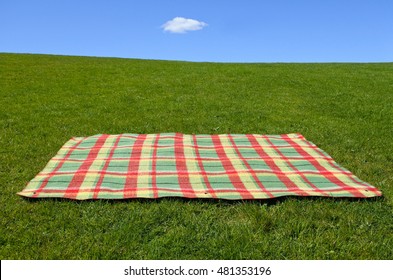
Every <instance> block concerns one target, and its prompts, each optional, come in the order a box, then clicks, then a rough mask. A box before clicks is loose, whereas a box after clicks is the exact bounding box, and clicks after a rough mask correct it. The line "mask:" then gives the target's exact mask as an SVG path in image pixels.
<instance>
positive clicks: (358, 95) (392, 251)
mask: <svg viewBox="0 0 393 280" xmlns="http://www.w3.org/2000/svg"><path fill="white" fill-rule="evenodd" d="M392 104H393V63H385V64H219V63H191V62H176V61H152V60H134V59H116V58H93V57H66V56H49V55H22V54H4V53H3V54H0V108H1V110H0V190H1V195H0V204H1V207H2V210H1V216H0V258H1V259H393V105H392ZM126 132H128V133H158V132H181V133H186V134H202V133H204V134H220V133H258V134H285V133H295V132H298V133H301V134H303V135H304V136H305V137H306V138H307V139H308V140H310V141H312V142H314V143H315V144H317V145H318V146H319V147H320V148H321V149H323V150H325V151H326V152H327V153H329V154H330V155H331V156H332V157H333V158H334V159H335V160H336V161H337V162H338V163H339V164H341V165H342V166H344V167H345V168H347V169H349V170H351V171H352V172H353V173H354V174H355V175H356V176H358V177H360V179H362V180H364V181H366V182H369V183H371V184H372V185H374V186H376V187H378V188H379V189H380V190H381V191H382V192H383V197H380V198H373V199H366V200H365V199H363V200H361V199H330V198H310V197H309V198H296V197H287V198H282V199H276V200H262V201H225V200H222V201H214V200H186V199H176V198H164V199H159V200H144V199H138V200H127V201H106V200H100V201H82V202H78V201H71V200H61V199H46V200H28V199H24V198H22V197H19V196H18V195H16V193H17V192H18V191H21V190H22V189H23V188H24V186H25V185H26V183H27V182H28V181H29V180H31V179H32V178H33V177H34V176H35V175H36V174H37V173H38V172H39V171H40V170H41V169H42V168H43V167H44V166H45V164H46V163H47V162H48V161H49V159H50V158H51V157H53V156H54V155H55V154H56V152H57V151H58V150H59V148H60V147H61V146H62V145H63V144H64V143H65V142H66V141H67V140H68V139H69V138H71V137H73V136H90V135H94V134H100V133H110V134H118V133H126Z"/></svg>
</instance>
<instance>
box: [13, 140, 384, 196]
mask: <svg viewBox="0 0 393 280" xmlns="http://www.w3.org/2000/svg"><path fill="white" fill-rule="evenodd" d="M18 194H19V195H21V196H25V197H32V198H44V197H60V198H69V199H78V200H84V199H127V198H159V197H186V198H218V199H268V198H274V197H280V196H289V195H296V196H330V197H359V198H364V197H373V196H380V195H381V192H380V191H379V190H378V189H377V188H375V187H373V186H371V185H369V184H368V183H366V182H363V181H361V180H360V179H359V178H357V177H356V176H355V175H353V174H352V173H351V172H350V171H348V170H346V169H345V168H343V167H341V166H340V165H338V164H337V163H336V162H335V161H334V160H333V159H332V158H331V157H330V156H329V155H328V154H327V153H325V152H324V151H323V150H321V149H319V148H318V147H317V146H316V145H314V144H313V143H311V142H310V141H307V140H306V139H305V138H304V137H303V136H302V135H300V134H285V135H257V134H222V135H184V134H179V133H160V134H119V135H107V134H100V135H94V136H91V137H74V138H72V139H70V140H69V141H68V142H67V143H66V144H65V145H64V146H63V147H62V148H61V149H60V151H59V152H58V153H57V155H56V156H55V157H53V158H52V159H51V160H50V161H49V163H48V164H47V165H46V167H45V168H44V169H43V170H42V171H41V172H40V173H39V174H38V175H37V176H36V177H35V178H34V179H32V180H31V181H30V182H29V183H28V184H27V186H26V187H25V189H24V190H23V191H21V192H19V193H18Z"/></svg>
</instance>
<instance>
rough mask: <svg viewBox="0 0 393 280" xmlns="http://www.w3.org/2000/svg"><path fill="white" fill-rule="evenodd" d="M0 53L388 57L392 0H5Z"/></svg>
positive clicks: (0, 6) (391, 54) (392, 50)
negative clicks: (170, 24) (167, 27)
mask: <svg viewBox="0 0 393 280" xmlns="http://www.w3.org/2000/svg"><path fill="white" fill-rule="evenodd" d="M176 17H179V18H183V19H181V20H177V22H178V23H179V24H183V23H184V24H188V27H190V26H191V28H193V27H194V29H198V30H190V31H188V32H187V30H182V29H180V30H182V31H183V33H173V32H171V31H170V30H169V31H165V30H164V24H165V23H167V22H168V21H170V20H173V19H174V18H176ZM190 19H192V20H195V21H187V20H190ZM198 22H199V23H200V24H199V26H198V25H193V24H195V23H198ZM173 30H175V31H176V30H179V29H176V28H175V29H173ZM0 52H12V53H46V54H64V55H86V56H110V57H127V58H143V59H165V60H187V61H216V62H388V61H389V62H391V61H393V1H392V0H386V1H385V0H367V1H362V0H360V1H352V0H341V1H339V0H325V1H318V0H314V1H311V0H307V1H306V0H298V1H296V0H293V1H289V0H277V1H275V0H270V1H264V0H260V1H257V0H254V1H251V0H241V1H231V0H228V1H220V0H219V1H214V0H210V1H209V0H197V1H194V0H192V1H187V0H182V1H177V0H176V1H151V0H139V1H133V0H129V1H126V0H112V1H111V0H108V1H100V0H96V1H91V0H79V1H76V0H68V1H65V0H59V1H53V0H52V1H49V0H35V1H33V0H30V1H27V0H3V1H1V2H0Z"/></svg>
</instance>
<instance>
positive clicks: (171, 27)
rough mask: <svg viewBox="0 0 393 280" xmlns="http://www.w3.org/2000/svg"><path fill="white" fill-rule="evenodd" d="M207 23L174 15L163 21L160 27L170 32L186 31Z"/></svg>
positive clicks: (200, 27)
mask: <svg viewBox="0 0 393 280" xmlns="http://www.w3.org/2000/svg"><path fill="white" fill-rule="evenodd" d="M205 26H207V23H205V22H203V21H199V20H195V19H190V18H184V17H175V18H174V19H171V20H169V21H167V22H166V23H164V24H163V25H162V26H161V27H162V28H163V29H164V31H168V32H171V33H186V32H188V31H196V30H201V29H202V28H204V27H205Z"/></svg>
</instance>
